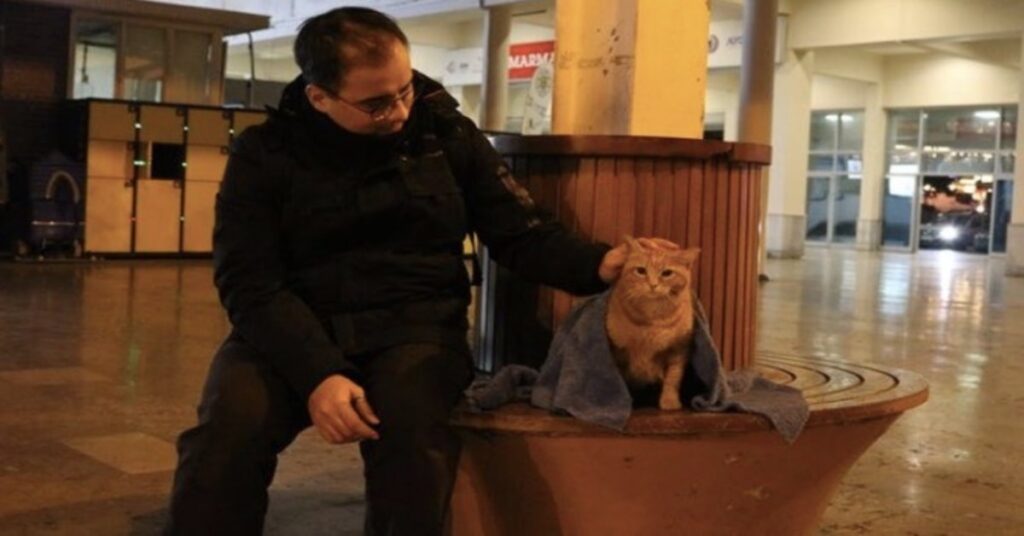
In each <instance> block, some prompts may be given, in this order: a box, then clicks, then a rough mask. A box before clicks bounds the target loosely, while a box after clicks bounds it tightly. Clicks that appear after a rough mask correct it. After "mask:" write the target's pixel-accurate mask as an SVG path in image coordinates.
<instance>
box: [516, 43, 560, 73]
mask: <svg viewBox="0 0 1024 536" xmlns="http://www.w3.org/2000/svg"><path fill="white" fill-rule="evenodd" d="M554 62H555V42H554V41H538V42H536V43H518V44H515V45H509V47H508V79H509V80H529V79H530V77H532V76H533V72H534V71H536V70H537V66H538V65H543V64H545V63H554Z"/></svg>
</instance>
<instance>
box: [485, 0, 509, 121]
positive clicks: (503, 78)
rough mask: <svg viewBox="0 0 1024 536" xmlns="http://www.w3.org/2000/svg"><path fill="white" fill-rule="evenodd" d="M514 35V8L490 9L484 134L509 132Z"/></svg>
mask: <svg viewBox="0 0 1024 536" xmlns="http://www.w3.org/2000/svg"><path fill="white" fill-rule="evenodd" d="M511 32H512V8H511V7H510V6H508V5H501V6H492V7H488V8H487V13H486V15H485V16H484V43H485V44H486V45H487V54H486V55H485V56H484V84H483V88H482V91H481V95H480V99H481V101H482V103H481V106H480V112H481V116H482V120H481V122H480V123H481V125H482V126H483V129H484V130H493V131H502V130H505V120H506V116H507V115H508V45H509V35H510V34H511Z"/></svg>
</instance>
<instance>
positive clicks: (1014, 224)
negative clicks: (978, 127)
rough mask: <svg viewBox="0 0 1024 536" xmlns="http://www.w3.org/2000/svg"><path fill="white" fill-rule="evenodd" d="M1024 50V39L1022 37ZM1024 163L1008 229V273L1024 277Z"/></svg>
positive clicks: (1023, 139) (1018, 169)
mask: <svg viewBox="0 0 1024 536" xmlns="http://www.w3.org/2000/svg"><path fill="white" fill-rule="evenodd" d="M1021 48H1022V52H1024V39H1021ZM1017 110H1018V116H1019V115H1020V112H1021V111H1024V70H1022V71H1021V73H1020V91H1019V95H1018V97H1017ZM1020 125H1021V121H1020V119H1018V120H1017V157H1018V159H1019V158H1020V157H1021V155H1024V136H1022V135H1021V134H1022V132H1021V130H1022V129H1021V128H1020ZM1022 164H1024V163H1022V162H1018V163H1017V165H1016V166H1015V167H1014V172H1013V205H1012V207H1011V209H1010V212H1011V215H1010V225H1009V228H1008V229H1007V230H1006V233H1007V234H1006V275H1011V276H1017V277H1024V165H1022Z"/></svg>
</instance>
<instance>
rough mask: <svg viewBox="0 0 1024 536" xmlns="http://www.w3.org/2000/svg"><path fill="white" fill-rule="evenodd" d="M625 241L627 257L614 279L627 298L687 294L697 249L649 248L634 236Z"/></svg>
mask: <svg viewBox="0 0 1024 536" xmlns="http://www.w3.org/2000/svg"><path fill="white" fill-rule="evenodd" d="M628 242H629V244H630V253H629V257H628V258H627V259H626V264H625V266H624V267H623V270H622V275H621V276H620V278H619V281H618V282H617V283H616V285H617V286H618V287H622V290H624V291H625V293H626V297H627V300H628V301H632V302H646V301H666V300H669V301H677V300H682V299H686V297H688V296H689V294H690V286H691V284H692V278H693V273H692V266H693V263H694V261H696V259H697V256H698V255H699V254H700V250H699V249H695V248H694V249H686V250H675V251H665V250H651V249H646V248H644V247H643V246H641V245H640V244H639V243H638V242H636V241H635V240H632V239H630V240H628Z"/></svg>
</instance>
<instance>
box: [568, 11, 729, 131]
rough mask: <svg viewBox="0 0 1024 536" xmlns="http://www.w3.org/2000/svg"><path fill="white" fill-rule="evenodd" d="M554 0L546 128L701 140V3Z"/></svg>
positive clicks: (704, 30) (704, 15)
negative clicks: (553, 60)
mask: <svg viewBox="0 0 1024 536" xmlns="http://www.w3.org/2000/svg"><path fill="white" fill-rule="evenodd" d="M595 4H596V3H595V2H593V1H592V0H559V1H558V2H557V5H556V7H557V13H556V21H555V22H556V34H557V35H558V41H557V44H556V47H557V49H556V56H555V57H556V62H557V64H556V66H555V94H554V103H553V104H554V110H553V118H552V119H553V124H552V130H553V132H554V133H555V134H618V135H632V136H666V137H680V138H701V137H703V129H704V121H703V118H704V90H705V87H706V84H707V52H708V51H707V37H708V24H709V22H710V15H711V14H710V10H709V8H708V4H707V3H706V2H676V1H667V0H642V1H641V0H602V2H600V8H599V9H595V7H596V5H595Z"/></svg>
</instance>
